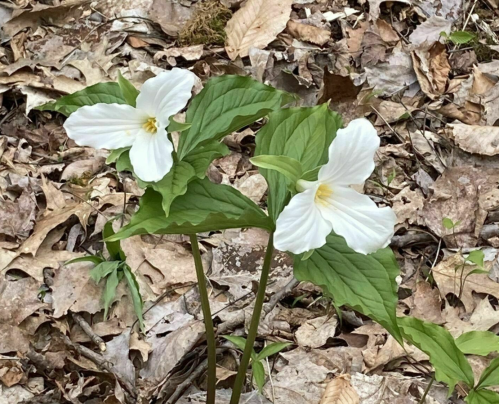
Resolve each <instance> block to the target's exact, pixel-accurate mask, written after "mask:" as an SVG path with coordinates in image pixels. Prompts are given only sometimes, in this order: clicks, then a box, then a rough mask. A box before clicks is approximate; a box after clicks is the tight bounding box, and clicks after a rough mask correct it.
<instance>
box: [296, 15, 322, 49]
mask: <svg viewBox="0 0 499 404" xmlns="http://www.w3.org/2000/svg"><path fill="white" fill-rule="evenodd" d="M287 29H288V31H289V33H290V34H291V35H293V36H294V37H295V38H296V39H299V40H300V41H305V42H310V43H313V44H316V45H321V46H322V45H325V44H326V42H327V41H329V39H330V38H331V31H329V30H327V29H322V28H317V27H314V26H313V25H308V24H301V23H299V22H296V21H293V20H289V21H288V25H287Z"/></svg>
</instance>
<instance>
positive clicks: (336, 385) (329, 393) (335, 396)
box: [320, 375, 360, 404]
mask: <svg viewBox="0 0 499 404" xmlns="http://www.w3.org/2000/svg"><path fill="white" fill-rule="evenodd" d="M359 402H360V398H359V395H358V394H357V392H356V391H355V389H354V388H353V387H352V385H351V384H350V377H349V376H348V375H339V376H338V377H336V378H334V379H333V380H331V381H330V382H329V383H328V385H327V386H326V390H325V391H324V394H323V396H322V398H321V401H320V404H359Z"/></svg>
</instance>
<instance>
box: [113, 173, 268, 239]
mask: <svg viewBox="0 0 499 404" xmlns="http://www.w3.org/2000/svg"><path fill="white" fill-rule="evenodd" d="M244 227H258V228H262V229H265V230H269V231H272V230H273V229H274V224H273V222H272V221H271V220H270V218H269V217H268V216H267V215H265V213H264V212H263V211H262V210H261V209H260V208H259V207H258V206H257V205H256V204H255V203H254V202H253V201H251V200H250V199H249V198H247V197H245V196H244V195H243V194H241V193H240V192H239V191H238V190H236V189H234V188H232V187H231V186H228V185H220V184H213V183H212V182H210V181H209V180H208V179H207V178H205V179H203V180H199V179H198V180H194V181H192V182H191V183H190V184H189V189H188V192H187V193H186V194H185V195H182V196H180V197H178V198H177V199H175V201H173V203H172V206H171V208H170V215H169V216H168V217H166V216H165V213H164V211H163V208H162V198H161V195H160V194H159V193H157V192H156V191H154V190H152V189H147V190H146V192H145V194H144V195H143V196H142V198H141V201H140V208H139V210H138V211H137V213H136V214H135V215H134V216H132V219H131V221H130V224H128V225H127V226H125V227H123V228H122V229H121V230H120V231H119V232H118V233H116V234H115V235H114V236H112V237H111V238H110V240H111V241H112V240H122V239H124V238H127V237H131V236H133V235H137V234H195V233H202V232H205V231H214V230H224V229H234V228H244Z"/></svg>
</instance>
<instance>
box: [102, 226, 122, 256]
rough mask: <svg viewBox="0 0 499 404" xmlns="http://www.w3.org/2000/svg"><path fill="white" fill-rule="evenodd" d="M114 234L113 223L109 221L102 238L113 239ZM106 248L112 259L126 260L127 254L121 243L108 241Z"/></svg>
mask: <svg viewBox="0 0 499 404" xmlns="http://www.w3.org/2000/svg"><path fill="white" fill-rule="evenodd" d="M113 234H114V230H113V221H112V220H109V221H108V222H106V224H105V225H104V229H103V230H102V238H104V239H107V238H108V237H111V236H112V235H113ZM106 248H107V251H108V253H109V255H110V256H111V259H113V260H120V261H125V260H126V256H125V253H124V252H123V250H122V249H121V246H120V242H119V241H107V242H106Z"/></svg>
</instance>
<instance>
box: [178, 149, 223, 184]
mask: <svg viewBox="0 0 499 404" xmlns="http://www.w3.org/2000/svg"><path fill="white" fill-rule="evenodd" d="M229 153H230V151H229V148H228V147H227V146H226V145H225V144H223V143H220V142H219V141H218V140H216V141H213V142H210V143H207V144H205V145H204V146H199V147H196V149H194V150H193V151H191V152H190V153H189V154H188V155H187V156H185V157H184V159H183V160H182V161H185V162H186V163H189V164H190V165H191V166H192V167H194V171H196V176H197V177H198V178H200V179H203V178H204V177H205V176H206V170H207V169H208V167H209V165H210V163H211V162H212V161H213V160H215V159H218V158H220V157H223V156H226V155H227V154H229Z"/></svg>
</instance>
